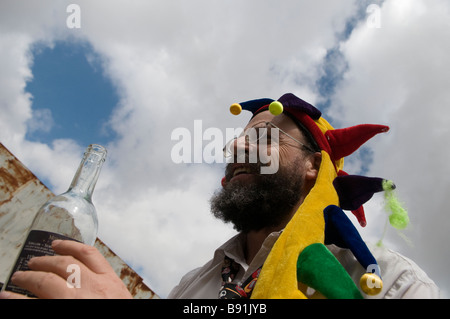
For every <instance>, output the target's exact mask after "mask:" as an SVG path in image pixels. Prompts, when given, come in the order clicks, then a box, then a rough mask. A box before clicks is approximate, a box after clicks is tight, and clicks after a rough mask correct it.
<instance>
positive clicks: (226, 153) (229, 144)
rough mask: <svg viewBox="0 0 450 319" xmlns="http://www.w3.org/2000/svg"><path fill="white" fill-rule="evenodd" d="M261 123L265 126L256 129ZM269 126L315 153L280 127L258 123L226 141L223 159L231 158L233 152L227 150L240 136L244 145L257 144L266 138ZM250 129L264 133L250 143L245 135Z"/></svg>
mask: <svg viewBox="0 0 450 319" xmlns="http://www.w3.org/2000/svg"><path fill="white" fill-rule="evenodd" d="M262 123H264V125H265V126H262V127H257V126H258V125H261V124H262ZM269 125H270V126H273V127H274V128H276V129H278V131H280V132H281V133H283V134H284V135H286V136H287V137H289V138H290V139H291V140H293V141H295V142H297V143H298V144H300V146H302V147H303V148H305V149H306V150H307V151H309V152H311V153H316V151H314V150H313V149H312V148H311V147H309V146H308V145H306V144H305V143H303V142H301V141H299V140H298V139H296V138H295V137H293V136H292V135H290V134H289V133H287V132H286V131H284V130H283V129H281V128H280V127H278V126H277V125H275V124H273V123H272V122H260V123H257V124H255V125H254V126H252V127H249V128H247V129H245V130H244V131H243V132H242V134H241V135H239V136H236V137H234V138H233V139H232V140H230V141H228V142H227V143H226V144H225V146H224V148H223V155H224V157H225V158H229V157H231V156H233V152H231V151H230V150H229V148H230V147H231V145H233V144H234V142H235V141H236V140H237V139H238V138H240V137H242V136H245V142H246V143H257V142H258V141H259V140H260V139H261V138H263V137H264V136H267V129H268V128H269ZM250 129H256V130H259V129H264V133H263V134H260V135H258V138H257V139H256V140H252V141H250V135H249V134H246V132H248V130H250Z"/></svg>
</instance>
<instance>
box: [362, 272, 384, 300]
mask: <svg viewBox="0 0 450 319" xmlns="http://www.w3.org/2000/svg"><path fill="white" fill-rule="evenodd" d="M359 284H360V286H361V289H362V291H363V292H364V293H365V294H367V295H369V296H375V295H378V294H379V293H380V292H381V290H382V289H383V281H382V280H381V278H380V277H379V276H378V275H377V274H374V273H365V274H364V275H362V276H361V279H360V280H359Z"/></svg>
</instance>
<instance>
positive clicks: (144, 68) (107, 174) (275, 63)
mask: <svg viewBox="0 0 450 319" xmlns="http://www.w3.org/2000/svg"><path fill="white" fill-rule="evenodd" d="M69 3H70V2H68V1H67V2H64V1H61V2H58V4H56V2H54V1H53V2H51V1H48V2H43V1H42V2H39V5H38V4H37V3H36V4H35V5H33V4H29V5H30V6H33V8H32V9H33V10H32V11H31V10H30V7H24V6H23V3H22V2H17V1H2V4H1V5H0V6H1V7H0V9H1V10H0V18H1V19H0V26H1V29H0V30H1V31H0V32H1V33H2V36H1V37H0V41H1V42H2V44H1V45H0V61H1V62H0V63H1V67H2V74H1V75H0V83H1V84H2V85H1V86H0V107H1V109H2V116H0V124H1V127H2V130H1V133H0V134H1V135H0V138H1V140H0V141H1V142H2V143H4V144H5V145H6V146H7V147H9V148H10V149H11V150H12V151H13V152H14V153H15V155H16V156H18V157H19V158H20V159H21V160H22V161H23V162H24V163H26V164H27V165H28V166H29V167H30V169H32V170H33V171H34V172H39V174H40V175H42V176H46V178H47V179H48V180H49V181H50V182H51V184H52V185H54V186H55V189H54V191H63V190H65V188H67V186H68V184H69V183H70V180H71V178H72V176H73V174H74V172H75V168H76V165H77V164H78V162H79V160H80V158H79V155H78V154H80V153H81V151H82V148H83V147H84V146H83V147H81V146H79V145H76V143H75V142H73V141H71V140H57V141H55V142H54V143H53V144H52V145H50V146H48V145H43V144H39V143H36V142H34V143H32V142H29V141H26V140H25V134H26V132H27V131H26V130H27V125H26V124H27V123H30V121H35V120H37V118H36V117H33V112H32V110H31V103H32V100H31V96H29V95H27V94H26V93H25V92H24V87H25V83H26V81H27V80H29V79H31V77H32V74H31V71H30V66H31V63H32V57H31V56H30V55H29V52H30V51H29V50H30V46H31V45H32V44H33V43H36V42H37V41H38V42H42V41H43V42H44V43H46V44H48V45H51V44H52V43H53V42H54V41H56V40H60V39H64V40H68V41H89V42H90V44H91V45H92V47H93V48H94V50H96V52H98V53H99V54H100V56H101V58H102V64H103V67H104V72H105V74H106V75H107V76H108V77H109V78H110V79H111V80H112V81H113V83H114V84H115V86H116V87H117V90H118V94H119V96H120V103H119V105H117V107H116V109H115V110H114V112H113V114H112V115H111V117H110V122H109V125H110V126H111V128H112V129H114V130H115V132H117V135H118V139H117V140H114V141H112V142H111V143H110V144H109V145H107V148H108V151H109V153H108V160H107V162H106V163H105V167H104V169H103V171H102V174H101V176H100V179H99V182H98V184H97V188H96V191H95V194H94V202H95V204H96V206H97V209H98V213H99V219H100V236H101V238H102V239H104V241H105V242H106V243H107V244H108V245H109V246H110V247H111V248H112V249H113V250H114V251H115V252H116V253H117V254H118V255H119V256H121V257H122V258H124V259H125V260H126V261H127V262H129V263H130V264H131V265H132V266H133V267H134V268H136V269H139V272H140V274H141V275H142V276H144V277H145V278H146V279H147V280H148V281H149V282H148V283H149V284H150V286H151V287H152V288H154V289H155V290H156V292H157V293H159V294H160V295H162V296H166V295H167V294H168V292H169V291H170V289H171V287H172V286H173V285H175V284H176V283H177V282H178V280H179V279H180V277H181V275H182V274H183V273H185V272H187V271H188V270H190V268H193V267H196V266H201V265H202V264H203V263H204V262H206V261H207V260H208V259H209V258H210V257H211V256H212V253H213V251H214V249H215V248H216V247H217V246H218V245H219V244H220V243H221V242H223V241H225V240H226V239H228V238H229V237H230V236H231V234H232V233H233V230H232V229H231V228H230V226H225V225H222V224H221V223H220V222H219V221H216V220H214V219H213V217H211V216H210V213H209V207H208V206H209V205H208V199H209V197H210V196H211V194H212V193H213V192H214V190H215V189H217V188H218V187H220V179H221V176H222V169H223V165H207V164H180V165H177V164H174V163H173V162H172V160H171V158H170V155H171V148H172V147H173V145H175V143H176V142H175V141H172V140H171V132H172V131H173V130H174V129H175V128H177V127H185V128H188V129H189V130H191V129H193V125H194V121H195V120H202V125H203V130H205V129H206V128H208V127H217V128H220V129H221V130H222V131H223V132H224V131H225V128H227V127H236V126H243V125H245V121H246V120H248V116H247V115H241V116H240V117H238V118H236V117H233V116H232V115H230V114H228V105H230V104H231V103H234V102H239V101H245V100H248V99H253V98H260V97H272V98H277V97H279V96H281V95H282V94H283V93H285V92H293V93H295V94H297V95H299V96H302V97H303V98H304V99H306V100H308V101H310V102H312V103H315V102H317V101H319V100H320V98H321V97H320V96H318V93H317V88H316V87H315V83H316V81H317V79H318V78H319V77H320V76H322V75H323V73H322V64H323V62H324V58H325V56H326V53H327V50H329V49H330V48H332V47H334V46H335V45H336V41H338V39H337V35H338V34H340V33H341V32H342V30H343V29H344V27H345V23H346V21H347V19H348V18H349V17H351V16H353V15H354V14H355V10H356V9H357V7H356V1H339V2H337V1H325V0H323V1H314V2H313V1H308V2H306V1H305V2H299V1H283V2H279V1H278V2H276V1H264V2H263V1H256V0H254V1H214V2H212V1H199V0H198V1H189V2H186V1H170V2H167V1H166V2H163V1H156V0H155V1H132V2H125V1H115V2H112V1H77V4H79V5H80V8H81V19H82V23H81V25H82V27H81V29H68V28H67V27H66V24H65V19H66V17H67V13H66V11H65V8H66V6H67V5H68V4H69ZM394 3H400V4H394ZM446 6H447V4H446V3H445V2H444V1H437V0H435V1H430V2H428V1H427V2H424V1H419V0H416V1H385V3H384V5H383V7H382V16H381V17H382V20H381V22H382V27H381V28H380V29H368V28H367V26H365V25H363V24H364V21H362V22H361V24H360V25H359V26H358V28H357V29H355V30H354V32H353V33H352V34H351V37H350V38H349V39H348V40H347V41H345V42H344V43H342V45H341V47H340V49H341V52H342V54H343V56H344V58H345V60H346V62H347V63H348V69H347V73H345V76H344V80H343V82H342V83H341V84H340V86H339V87H338V89H337V92H338V93H337V95H336V96H335V99H334V101H333V103H332V107H331V108H330V110H329V111H330V114H332V116H333V117H334V118H336V119H337V120H339V122H341V123H342V124H343V125H351V124H359V123H361V122H381V123H388V124H389V125H391V126H392V128H393V129H392V132H391V133H390V134H389V135H386V136H383V137H380V138H377V141H376V142H374V143H371V144H370V146H371V147H372V148H373V149H374V156H375V160H374V164H373V165H372V166H371V173H372V172H373V173H374V174H375V173H376V174H377V175H378V173H380V175H382V176H383V177H384V175H385V177H389V178H392V179H394V180H395V181H396V182H397V184H398V185H399V192H400V193H401V195H402V197H403V198H405V200H408V204H410V203H411V201H415V202H414V204H416V205H414V206H415V207H417V209H420V210H419V211H418V212H417V213H415V212H414V211H411V215H412V220H413V222H414V223H415V224H417V225H419V224H420V225H422V221H423V219H425V218H422V219H417V218H418V217H416V216H419V215H420V214H422V212H424V211H430V210H431V209H430V207H429V206H426V205H424V204H422V203H420V201H419V198H418V197H417V196H415V194H420V193H421V192H426V190H427V189H428V188H433V187H434V186H435V185H436V183H438V185H439V188H438V189H433V190H434V191H433V194H434V196H435V197H433V198H430V199H431V200H432V202H433V203H435V204H433V205H432V206H433V207H436V208H435V209H434V210H435V211H437V208H439V209H440V210H442V211H444V209H443V202H442V200H441V199H442V198H444V195H443V194H444V191H445V190H446V185H448V184H445V181H443V179H442V178H439V176H440V175H439V174H442V173H445V172H447V171H446V168H445V167H448V166H446V163H445V160H444V157H442V154H441V152H440V151H438V150H439V148H437V147H436V145H445V144H444V141H445V137H447V136H448V130H447V129H446V126H445V114H446V111H445V105H446V104H445V102H446V101H448V95H447V93H445V92H446V91H445V87H444V86H445V83H449V81H448V75H447V74H445V72H442V71H441V70H442V69H443V67H444V66H446V65H448V64H449V63H448V62H449V61H448V56H449V54H448V53H449V48H448V45H449V44H448V43H447V42H448V41H447V42H446V41H444V40H441V39H447V38H448V30H449V29H448V21H449V19H448V10H447V11H446V10H444V9H445V8H447V7H446ZM446 12H447V13H446ZM446 14H447V16H446ZM338 70H342V69H341V68H338ZM423 104H426V105H429V106H428V108H426V107H422V108H421V106H422V105H423ZM430 105H432V107H433V112H430V111H429V110H430V108H431V106H430ZM434 108H436V109H439V113H438V114H436V113H435V112H434ZM419 114H420V118H419V117H418V116H417V115H419ZM412 115H414V116H412ZM436 124H438V125H436ZM411 126H413V127H415V128H419V127H422V128H423V129H422V130H419V129H414V130H411ZM3 128H5V129H3ZM29 128H30V127H28V129H29ZM424 132H430V133H432V134H433V135H426V134H424ZM408 141H411V143H409V142H408ZM432 141H439V143H436V144H434V143H433V142H432ZM419 142H420V143H419ZM393 146H395V147H396V148H395V151H392V147H393ZM444 151H445V150H444ZM411 152H414V153H411ZM387 154H388V155H387ZM428 154H431V155H432V156H433V163H436V164H433V163H432V162H431V159H430V157H429V155H428ZM410 158H414V159H416V160H414V162H412V161H411V160H409V159H410ZM411 162H412V163H411ZM49 163H50V164H51V165H49ZM405 163H407V164H408V165H405ZM424 163H425V166H426V169H425V168H424V167H423V164H424ZM432 164H433V165H432ZM410 165H415V166H416V167H415V172H414V173H413V174H411V173H409V171H408V170H407V168H408V167H411V166H410ZM437 165H440V167H441V169H440V170H435V169H434V167H436V166H437ZM424 171H425V172H427V174H424V173H423V172H424ZM435 171H436V172H435ZM419 178H420V183H417V182H416V181H417V180H418V179H419ZM439 181H440V182H439ZM433 182H434V184H432V183H433ZM405 185H406V186H405ZM414 185H417V187H416V188H414ZM447 189H448V187H447ZM410 194H413V195H410ZM440 196H442V197H440ZM427 202H428V204H429V203H430V201H427ZM371 205H372V204H371ZM434 205H436V206H434ZM380 214H381V213H380ZM367 215H368V219H369V225H370V223H371V221H370V214H369V213H367ZM434 217H436V218H441V216H434ZM383 222H384V219H383ZM374 224H375V223H374ZM423 225H424V226H423V228H419V227H418V229H419V231H418V232H421V231H422V230H426V229H428V228H427V227H432V226H433V225H435V221H434V219H433V220H432V219H429V220H428V222H425V223H424V224H423ZM381 227H382V226H381ZM421 227H422V226H421ZM379 229H380V227H378V228H376V229H372V230H370V231H369V232H368V236H374V237H376V234H375V235H374V233H376V232H377V231H378V230H379ZM420 229H422V230H420ZM443 236H444V235H443ZM444 238H446V237H444ZM421 240H422V241H423V242H424V244H425V243H426V244H427V245H428V244H431V245H438V244H439V242H440V241H439V240H436V241H430V239H429V238H427V239H426V240H425V239H424V238H423V239H421ZM442 242H444V240H442ZM418 249H420V251H424V250H425V251H427V249H426V248H425V245H423V246H420V247H418ZM416 256H417V257H418V259H419V264H421V261H424V255H421V254H417V255H416ZM427 257H428V256H427ZM429 257H430V258H431V260H432V262H430V263H427V262H425V264H426V266H427V267H429V269H431V270H432V271H433V274H437V275H439V276H446V275H445V273H446V272H445V271H443V270H442V271H441V270H439V269H436V268H433V267H430V266H429V265H431V263H436V262H441V261H442V260H443V257H442V256H429ZM442 274H443V275H442Z"/></svg>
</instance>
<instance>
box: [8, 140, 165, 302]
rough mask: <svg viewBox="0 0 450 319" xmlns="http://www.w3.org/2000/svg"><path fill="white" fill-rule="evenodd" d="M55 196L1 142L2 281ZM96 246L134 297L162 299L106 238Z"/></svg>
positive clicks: (96, 243)
mask: <svg viewBox="0 0 450 319" xmlns="http://www.w3.org/2000/svg"><path fill="white" fill-rule="evenodd" d="M52 196H54V195H53V193H52V192H51V191H50V190H49V189H48V188H47V187H46V186H45V185H44V184H42V182H41V181H40V180H39V179H38V178H37V177H36V176H35V175H34V174H33V173H32V172H30V171H29V170H28V168H26V167H25V166H24V165H23V164H22V163H21V162H20V161H19V160H18V159H17V158H16V157H15V156H14V155H13V154H12V153H11V152H9V151H8V150H7V149H6V148H5V147H4V146H3V144H1V143H0V283H4V282H5V281H6V280H7V277H8V275H9V272H10V269H11V267H12V266H13V263H14V261H15V259H16V257H17V255H18V253H19V251H20V249H21V247H22V243H23V242H24V241H25V236H26V234H27V231H28V228H29V226H30V225H31V222H32V221H33V218H34V216H35V214H36V212H37V210H38V209H39V207H41V206H42V205H43V204H44V203H45V202H46V201H47V200H49V199H50V198H51V197H52ZM94 246H95V247H96V248H97V249H98V250H99V251H100V252H101V253H102V254H103V256H105V258H106V259H107V260H108V262H109V263H110V264H111V265H112V267H113V268H114V271H115V272H116V273H117V275H118V276H119V277H120V278H121V279H122V281H123V282H124V283H125V285H126V286H127V287H128V290H129V291H130V292H131V294H132V295H133V296H134V298H136V299H152V298H153V299H155V298H159V297H158V295H156V294H155V293H154V292H153V291H152V290H151V289H150V288H149V287H148V286H147V285H145V284H144V282H143V279H142V278H141V277H140V276H139V275H138V274H137V273H136V272H135V271H134V270H133V269H131V268H130V267H129V266H128V265H127V264H126V263H125V262H124V261H123V260H122V259H121V258H120V257H119V256H117V255H116V254H115V253H114V252H113V251H112V250H111V249H110V248H109V247H108V246H107V245H105V243H103V241H101V240H100V239H99V238H97V240H96V242H95V245H94Z"/></svg>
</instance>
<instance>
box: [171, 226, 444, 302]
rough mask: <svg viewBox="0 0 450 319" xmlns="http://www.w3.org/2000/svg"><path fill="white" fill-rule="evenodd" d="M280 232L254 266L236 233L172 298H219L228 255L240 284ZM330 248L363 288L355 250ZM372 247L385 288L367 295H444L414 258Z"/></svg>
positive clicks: (257, 261)
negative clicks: (225, 259) (237, 270)
mask: <svg viewBox="0 0 450 319" xmlns="http://www.w3.org/2000/svg"><path fill="white" fill-rule="evenodd" d="M280 233H281V232H274V233H271V234H270V235H269V236H268V237H267V238H266V240H265V241H264V243H263V245H262V246H261V249H260V250H259V252H258V253H257V254H256V256H255V258H253V260H252V262H251V264H250V265H247V263H246V261H245V257H244V242H245V241H244V236H243V235H242V234H238V235H236V236H234V237H233V238H231V239H230V240H228V241H227V242H226V243H225V244H223V245H222V246H221V247H219V248H218V249H217V250H216V251H215V253H214V257H213V259H211V260H210V261H209V262H207V263H206V264H205V265H204V266H203V267H200V268H197V269H194V270H192V271H190V272H189V273H187V274H186V275H184V276H183V278H182V279H181V281H180V283H179V284H178V286H176V287H175V288H174V289H173V290H172V291H171V292H170V294H169V296H168V298H178V299H217V298H218V295H219V290H220V288H221V286H222V277H221V271H222V266H223V261H224V257H225V255H226V256H228V257H229V258H232V259H233V260H234V261H235V262H236V263H238V264H239V265H240V270H239V272H238V274H237V275H236V278H235V280H234V281H233V282H236V283H240V282H242V281H244V280H245V279H247V278H248V277H249V276H250V275H251V274H252V273H253V272H254V271H255V270H256V269H258V268H259V267H260V266H261V265H263V263H264V261H265V260H266V258H267V256H268V254H269V252H270V250H271V249H272V247H273V245H274V244H275V242H276V240H277V239H278V237H279V235H280ZM327 247H328V249H330V251H331V252H332V253H333V255H334V256H335V257H336V258H337V259H338V260H339V262H340V263H341V264H342V266H343V267H344V268H345V269H346V270H347V272H348V273H349V274H350V276H351V277H352V279H353V281H354V282H355V283H356V286H357V287H359V280H360V278H361V276H362V275H363V274H364V272H365V269H363V267H362V266H361V265H360V264H359V263H358V261H357V260H356V258H355V257H354V256H353V254H352V252H351V251H350V250H349V249H342V248H339V247H337V246H335V245H330V246H327ZM369 249H370V251H371V252H372V254H373V255H374V257H375V259H376V260H377V262H378V265H379V266H380V269H381V276H382V278H383V289H382V291H381V292H380V293H379V294H378V295H376V296H368V295H366V294H364V293H363V292H361V294H362V295H363V296H364V298H368V299H369V298H370V299H374V298H375V299H382V298H397V299H398V298H440V292H439V288H438V287H437V286H436V284H435V283H434V282H433V281H432V280H431V279H430V278H429V277H428V276H427V274H426V273H425V272H424V271H423V270H422V269H420V268H419V267H418V266H417V265H416V264H415V263H414V262H413V261H412V260H410V259H408V258H406V257H404V256H402V255H400V254H399V253H396V252H394V251H392V250H390V249H386V248H383V247H376V246H373V247H372V246H371V247H369Z"/></svg>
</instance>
